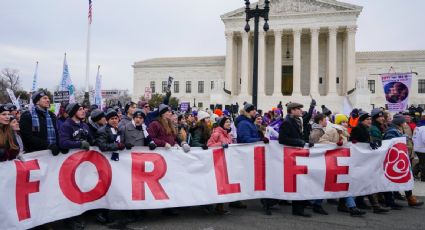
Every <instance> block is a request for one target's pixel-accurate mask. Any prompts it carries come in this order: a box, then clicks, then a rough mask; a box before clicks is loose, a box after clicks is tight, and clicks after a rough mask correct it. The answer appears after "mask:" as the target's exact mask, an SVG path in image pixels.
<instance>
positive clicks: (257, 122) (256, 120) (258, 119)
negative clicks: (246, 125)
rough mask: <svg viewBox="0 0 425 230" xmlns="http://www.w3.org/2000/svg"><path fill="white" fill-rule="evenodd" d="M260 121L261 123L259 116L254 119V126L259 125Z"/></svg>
mask: <svg viewBox="0 0 425 230" xmlns="http://www.w3.org/2000/svg"><path fill="white" fill-rule="evenodd" d="M262 121H263V118H262V117H260V116H259V117H257V118H255V124H257V125H261V123H262Z"/></svg>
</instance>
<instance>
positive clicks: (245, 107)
mask: <svg viewBox="0 0 425 230" xmlns="http://www.w3.org/2000/svg"><path fill="white" fill-rule="evenodd" d="M243 110H245V112H247V113H249V112H251V111H252V110H255V106H254V105H253V104H250V103H246V104H245V105H244V107H243Z"/></svg>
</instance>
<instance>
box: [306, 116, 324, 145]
mask: <svg viewBox="0 0 425 230" xmlns="http://www.w3.org/2000/svg"><path fill="white" fill-rule="evenodd" d="M327 124H328V122H327V121H326V116H325V115H323V114H322V113H321V114H317V115H316V116H315V117H314V123H313V125H312V126H311V128H312V129H311V132H310V138H309V141H310V142H312V143H314V144H317V143H319V141H320V140H321V138H322V136H323V135H325V129H326V126H327ZM322 143H323V144H327V142H322Z"/></svg>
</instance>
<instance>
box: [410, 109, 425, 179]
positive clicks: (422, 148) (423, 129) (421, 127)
mask: <svg viewBox="0 0 425 230" xmlns="http://www.w3.org/2000/svg"><path fill="white" fill-rule="evenodd" d="M412 139H413V151H415V153H416V155H417V156H418V158H419V163H418V164H417V165H416V166H415V170H414V171H416V172H417V173H419V172H420V173H421V181H423V182H425V115H422V119H421V121H419V123H418V126H417V127H416V129H415V131H414V132H413V137H412Z"/></svg>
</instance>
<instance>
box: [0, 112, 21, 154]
mask: <svg viewBox="0 0 425 230" xmlns="http://www.w3.org/2000/svg"><path fill="white" fill-rule="evenodd" d="M18 154H19V145H18V144H16V141H15V138H14V133H13V130H12V127H11V126H10V111H9V108H8V106H7V105H0V162H2V161H10V160H14V159H16V158H17V156H18Z"/></svg>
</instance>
